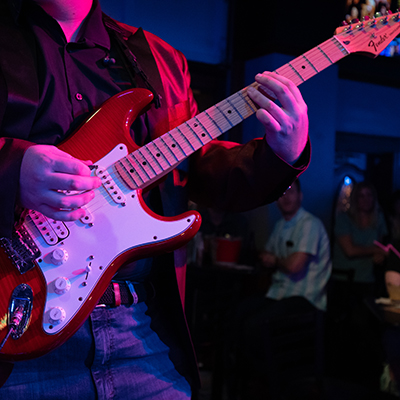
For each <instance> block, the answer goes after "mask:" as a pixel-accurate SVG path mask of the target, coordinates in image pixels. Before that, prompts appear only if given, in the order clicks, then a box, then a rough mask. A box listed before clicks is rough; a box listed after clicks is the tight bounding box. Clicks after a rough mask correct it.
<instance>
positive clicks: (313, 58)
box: [85, 16, 397, 213]
mask: <svg viewBox="0 0 400 400" xmlns="http://www.w3.org/2000/svg"><path fill="white" fill-rule="evenodd" d="M392 18H395V16H393V17H392ZM396 22H397V21H396ZM379 23H381V22H380V21H377V22H376V24H375V27H376V28H374V26H373V25H372V26H369V28H370V30H372V29H378V30H379V29H382V27H385V26H386V25H381V27H379V26H378V24H379ZM390 28H393V25H392V26H390ZM358 33H359V34H358ZM350 34H351V33H346V32H341V33H340V34H338V35H336V36H340V35H342V36H345V35H350ZM357 34H358V36H357V38H352V43H353V45H354V46H356V47H357V45H359V44H360V43H361V42H365V39H366V38H365V37H363V36H362V30H359V31H358V32H357ZM367 40H368V39H367ZM335 42H336V39H335V37H332V38H330V39H328V40H327V41H325V42H323V43H321V44H320V45H319V46H317V47H315V48H313V49H311V50H309V51H307V52H306V53H304V54H303V55H301V56H299V57H297V58H295V59H293V60H292V61H290V62H289V63H287V64H285V65H284V66H282V67H280V68H278V69H277V70H276V72H277V73H279V74H281V75H283V76H285V77H286V78H288V79H291V80H292V81H294V82H295V84H296V81H297V82H298V83H297V85H299V84H301V83H303V82H304V81H306V80H308V79H310V78H311V77H313V76H314V75H316V74H317V73H319V72H321V71H322V70H324V69H325V68H327V67H328V66H330V65H331V64H333V63H335V62H336V61H337V60H338V59H341V58H343V57H344V56H346V55H347V54H344V51H346V53H347V50H346V49H345V48H344V46H343V45H342V44H341V43H340V40H339V41H338V43H335ZM338 44H339V45H340V46H343V50H340V49H339V47H338ZM321 50H322V51H323V52H325V53H327V55H328V57H329V58H331V57H332V54H334V53H337V54H336V57H337V56H339V58H338V59H333V60H331V62H329V61H328V60H327V59H326V57H324V56H323V55H322V54H320V51H321ZM305 61H306V62H308V63H310V65H311V66H312V67H313V68H315V70H316V71H312V72H311V74H309V70H310V69H308V71H307V74H308V75H307V76H306V75H305V74H304V71H300V69H299V68H298V67H297V65H298V64H300V66H301V68H302V67H303V66H304V62H305ZM302 72H303V73H302ZM255 85H257V83H255V82H254V83H253V84H251V86H255ZM245 89H246V88H245ZM245 89H242V90H241V91H239V92H237V93H235V94H233V95H232V96H235V95H236V96H237V95H238V94H239V93H244V96H245V97H247V94H245ZM246 100H247V99H246ZM248 100H249V99H248ZM221 103H222V104H223V105H227V103H228V102H227V100H223V101H222V102H221ZM221 103H219V104H221ZM243 105H244V106H245V101H244V100H243V101H242V103H241V104H240V106H241V107H242V106H243ZM228 107H229V104H228ZM210 109H212V110H215V106H214V107H211V108H210ZM252 113H253V112H251V113H249V114H248V115H246V118H247V117H248V116H249V115H251V114H252ZM221 114H222V112H221ZM218 118H219V119H220V121H221V120H222V118H223V115H219V116H218ZM225 118H226V115H225ZM243 119H244V118H243ZM243 119H242V120H243ZM194 120H195V119H194V118H193V119H192V121H194ZM213 120H214V122H215V123H216V124H217V125H218V126H219V125H221V122H220V121H218V120H217V118H213ZM218 122H219V123H218ZM235 125H236V124H235ZM181 126H182V125H181ZM211 126H212V125H211ZM203 128H204V131H206V132H207V134H208V135H209V136H210V137H212V138H215V137H218V136H219V135H220V134H221V133H218V135H216V136H213V134H212V133H210V132H209V130H210V128H209V129H207V128H206V127H205V126H203ZM178 130H179V127H178ZM178 130H177V129H176V128H175V133H176V132H178ZM172 131H174V130H172ZM172 131H170V132H167V134H170V135H171V136H172V137H173V140H175V141H176V142H177V143H178V144H179V145H180V146H181V147H183V145H182V140H185V139H186V140H188V142H189V143H190V140H193V138H195V139H196V140H199V141H200V142H201V143H202V145H204V143H203V142H202V139H201V138H200V137H199V136H198V134H197V133H196V131H195V130H193V129H192V130H189V131H188V133H187V135H189V139H188V138H187V136H186V135H185V134H182V133H180V135H182V136H183V138H182V140H179V138H177V137H176V136H179V135H174V134H173V133H174V132H172ZM206 143H208V142H206ZM146 146H147V145H145V146H144V147H145V148H146V149H148V147H146ZM163 147H165V149H160V151H161V153H162V154H163V157H164V158H165V160H167V163H163V164H164V165H162V164H161V163H159V166H160V168H161V169H162V171H161V173H160V175H161V174H163V173H165V171H166V170H167V169H169V168H174V163H173V164H172V165H169V166H168V165H166V164H169V162H168V158H167V156H166V155H165V152H166V149H167V150H168V151H170V152H171V153H173V151H172V150H171V149H170V148H169V147H168V146H166V145H164V146H163ZM157 148H159V146H157ZM138 150H140V149H138ZM194 151H195V150H194V149H192V151H187V149H186V151H185V150H183V152H184V157H183V158H182V159H178V161H177V162H176V163H175V164H178V163H179V162H180V161H182V160H183V159H184V158H186V157H187V156H189V155H191V154H192V153H193V152H194ZM148 152H149V154H152V152H151V151H150V150H148ZM134 153H135V152H133V153H131V155H132V157H133V158H134V161H135V162H136V164H137V165H140V163H139V161H138V159H137V157H136V156H135V155H134ZM138 154H140V155H141V157H142V158H143V159H144V160H146V161H147V162H149V164H150V166H151V168H155V167H153V166H156V163H154V162H151V161H150V160H149V158H148V157H146V156H145V155H144V154H143V153H138ZM153 157H154V155H153ZM125 158H126V157H125ZM154 160H155V161H156V162H158V160H157V159H156V158H154ZM144 170H145V172H146V169H144ZM117 174H118V176H117ZM146 174H147V172H146ZM127 175H128V176H130V174H129V172H128V174H127ZM110 176H111V177H112V178H113V180H114V181H115V179H118V180H119V181H120V180H122V181H123V178H122V177H121V174H119V173H116V172H114V170H113V169H112V171H111V173H110ZM139 176H140V175H139ZM148 176H149V178H145V179H142V180H143V183H144V184H146V183H147V182H151V181H152V180H154V179H155V178H156V179H157V174H156V175H155V176H154V174H153V176H150V175H148ZM156 179H155V180H156ZM133 181H135V180H134V179H133ZM123 185H125V183H124V182H123ZM135 185H136V182H135ZM97 190H99V192H100V189H97ZM103 190H104V191H105V192H106V193H107V195H105V196H104V195H103V194H102V193H99V194H98V195H96V196H95V198H94V199H93V200H92V202H90V203H89V204H88V205H87V206H86V207H85V208H86V209H87V210H88V211H89V213H95V212H96V211H97V210H99V209H100V208H102V207H104V206H105V205H107V204H109V203H110V202H113V200H112V196H111V195H110V194H109V193H108V192H107V190H106V189H105V188H103ZM132 191H135V190H132ZM107 196H110V197H111V200H110V199H106V198H107ZM103 198H104V199H103ZM104 200H105V201H104Z"/></svg>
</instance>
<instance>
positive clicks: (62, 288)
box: [54, 276, 71, 294]
mask: <svg viewBox="0 0 400 400" xmlns="http://www.w3.org/2000/svg"><path fill="white" fill-rule="evenodd" d="M69 289H71V281H70V280H69V279H68V278H66V277H65V276H60V277H59V278H57V279H56V280H55V281H54V292H55V293H57V294H64V293H67V292H68V290H69Z"/></svg>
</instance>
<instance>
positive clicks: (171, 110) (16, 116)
mask: <svg viewBox="0 0 400 400" xmlns="http://www.w3.org/2000/svg"><path fill="white" fill-rule="evenodd" d="M0 8H1V9H0V51H1V57H0V130H1V137H0V179H1V182H2V189H1V190H0V213H1V217H0V238H10V237H11V235H12V232H13V230H14V229H15V224H16V222H17V221H18V218H19V216H20V214H21V210H24V209H31V210H36V211H38V212H40V213H42V214H43V215H45V216H46V217H48V218H52V219H55V220H59V221H75V220H79V219H80V218H84V217H85V213H86V211H85V208H84V206H85V205H86V204H87V203H89V202H90V201H91V200H92V199H93V197H94V195H95V194H94V192H95V190H96V188H98V187H99V186H101V184H102V182H101V181H100V179H99V178H98V177H96V176H94V175H92V174H91V171H92V167H91V165H92V163H95V162H96V161H98V160H96V159H92V156H91V148H92V146H95V144H101V143H102V141H103V140H104V137H103V136H102V132H101V129H98V130H96V131H95V132H94V133H92V135H93V136H92V137H89V138H87V139H85V140H87V142H86V143H84V146H85V148H86V149H87V157H84V159H76V158H74V157H72V156H70V155H69V154H68V153H66V152H64V151H62V150H61V149H59V148H57V147H55V146H56V145H58V144H59V143H60V142H61V141H63V140H66V139H67V138H69V137H71V135H72V134H73V132H74V131H76V130H77V129H78V127H79V126H80V125H81V124H82V122H83V121H85V120H86V119H87V118H88V117H89V116H90V115H91V114H92V113H93V112H94V111H95V110H96V109H98V108H99V107H100V106H101V105H102V104H103V103H104V102H105V101H106V100H107V99H109V98H110V97H111V96H113V95H116V94H117V93H119V92H121V91H122V90H125V89H129V88H131V87H144V88H148V89H149V90H150V91H152V92H153V94H154V99H155V101H154V102H153V103H152V104H151V107H150V109H148V110H147V112H146V113H143V114H141V115H140V116H139V117H138V118H136V120H135V121H134V122H133V124H132V127H131V135H132V138H133V139H134V141H135V142H136V144H137V145H139V146H143V145H144V144H145V143H148V142H149V141H151V140H154V139H155V138H156V137H158V136H160V135H162V134H163V133H165V132H167V131H168V130H171V129H173V128H174V127H175V126H177V125H178V124H182V123H183V122H185V121H186V120H188V119H190V118H192V117H193V116H195V115H196V114H197V106H196V103H195V100H194V98H193V94H192V92H191V90H190V86H189V81H190V77H189V73H188V68H187V63H186V60H185V58H184V56H183V55H182V54H181V53H180V52H179V51H177V50H175V49H174V48H172V47H171V46H169V45H168V44H166V43H165V42H164V41H162V40H161V39H159V38H158V37H156V36H154V35H152V34H151V33H149V32H144V31H143V30H141V29H137V28H133V27H130V26H127V25H124V24H121V23H119V22H116V21H114V20H112V19H111V18H109V17H107V16H105V15H103V14H102V11H101V8H100V4H99V3H98V0H2V1H1V4H0ZM132 54H133V55H134V56H133V57H132ZM135 59H136V60H135ZM136 61H137V62H136ZM256 81H257V82H258V83H259V85H260V90H256V89H254V88H249V89H248V96H249V97H250V98H251V99H252V101H253V102H254V103H256V104H257V105H258V111H257V113H256V115H257V118H258V119H259V121H260V123H261V124H263V125H264V127H265V137H263V138H259V139H254V140H252V141H250V142H248V143H246V144H243V145H239V144H235V143H228V142H223V141H218V140H213V141H211V142H209V143H208V144H206V145H205V146H203V147H202V148H201V149H199V150H198V151H197V152H195V153H194V154H193V155H192V156H191V157H190V158H189V163H187V164H184V165H185V168H184V167H182V168H180V169H179V170H174V171H173V172H171V173H169V174H168V175H167V176H166V178H165V179H164V180H163V181H162V182H161V183H160V185H159V186H156V187H155V188H154V189H152V190H150V191H149V192H148V193H146V194H145V195H144V197H145V201H146V203H147V204H148V205H149V206H151V208H152V209H153V210H154V211H155V212H157V213H158V214H162V215H165V216H175V215H177V214H180V213H182V212H183V211H185V208H186V206H187V202H188V200H189V199H190V200H192V201H194V202H196V203H198V204H201V205H203V206H207V207H216V208H219V209H226V210H229V211H238V212H239V211H245V210H249V209H252V208H255V207H258V206H261V205H264V204H266V203H269V202H272V201H275V200H276V199H277V198H278V197H280V196H281V195H282V194H283V193H284V191H285V190H286V189H287V188H288V186H289V185H290V184H291V183H292V182H293V181H294V180H295V178H296V177H297V176H299V175H300V174H301V173H302V172H303V171H304V170H305V169H306V168H307V166H308V163H309V160H310V143H309V141H308V118H307V107H306V105H305V103H304V101H303V99H302V96H301V94H300V92H299V90H298V89H297V87H296V86H295V85H294V84H293V83H292V82H291V81H289V80H288V79H286V78H284V77H282V76H279V75H277V74H273V73H270V72H264V73H260V74H258V75H257V76H256ZM263 88H265V89H266V90H267V91H268V92H269V93H271V92H272V93H273V94H274V95H275V97H276V98H277V99H278V100H279V102H280V104H281V107H279V106H278V105H277V104H276V103H274V102H273V101H271V100H270V99H269V98H268V97H266V96H265V95H264V94H265V92H263V90H262V89H263ZM183 177H184V178H185V179H183ZM186 182H187V183H186ZM184 183H185V184H184ZM69 191H72V193H69ZM131 224H132V226H134V224H135V220H134V219H132V221H131ZM137 229H138V230H140V229H141V227H140V226H137ZM121 234H123V233H121ZM104 246H107V242H106V241H105V243H98V247H99V251H101V249H102V247H104ZM0 270H1V265H0ZM3 278H4V277H3ZM184 283H185V249H184V248H179V249H177V250H176V251H174V253H168V254H166V255H160V256H157V257H152V258H146V259H144V260H138V261H135V262H128V263H125V264H124V265H123V266H122V267H121V268H120V270H119V271H118V273H117V274H116V275H115V276H114V279H113V280H112V282H110V283H109V285H108V287H107V289H106V291H105V293H104V294H103V295H102V296H101V298H100V300H99V302H98V305H97V306H96V308H95V309H94V310H93V311H92V312H91V313H90V316H89V317H88V318H87V319H86V320H85V321H82V326H81V327H80V328H79V330H78V331H77V332H76V333H75V334H74V335H73V336H72V337H71V338H70V339H69V340H67V341H66V342H65V343H63V344H61V345H60V346H59V347H57V348H56V349H55V350H53V351H51V352H49V353H48V354H45V355H43V356H42V357H40V358H34V359H30V360H25V361H18V362H16V363H15V364H14V365H13V370H12V372H11V374H10V375H9V377H8V379H5V378H6V377H7V376H8V373H9V372H10V370H11V369H12V368H11V367H12V364H10V363H8V362H5V361H2V367H3V368H2V369H1V371H2V378H3V379H2V380H3V381H4V380H6V382H5V383H4V385H3V386H2V388H1V389H0V398H4V399H7V398H8V399H14V400H18V399H23V400H30V399H40V400H45V399H58V400H59V399H74V400H75V399H86V400H89V399H111V398H113V399H160V400H161V399H163V400H168V399H170V400H181V399H182V400H183V399H190V398H191V393H192V390H194V389H195V388H196V387H197V386H198V375H197V366H196V361H195V357H194V354H193V349H192V345H191V341H190V337H189V334H188V331H187V327H186V322H185V317H184V312H183V307H182V304H183V301H184ZM0 296H2V297H3V299H4V298H5V297H7V298H8V297H9V296H10V293H5V291H4V290H3V289H2V291H0ZM7 301H8V300H7ZM1 329H2V330H4V326H3V327H2V328H1ZM0 333H1V331H0ZM28 333H29V327H28V330H27V331H26V332H25V333H24V335H27V334H28ZM3 337H4V335H3V336H2V337H1V338H3ZM8 340H9V341H11V340H13V339H11V338H10V339H8ZM5 346H7V343H6V345H5ZM15 346H18V341H15ZM0 360H1V351H0Z"/></svg>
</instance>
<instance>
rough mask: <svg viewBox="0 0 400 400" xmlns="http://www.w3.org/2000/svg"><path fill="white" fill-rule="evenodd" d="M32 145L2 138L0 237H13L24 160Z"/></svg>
mask: <svg viewBox="0 0 400 400" xmlns="http://www.w3.org/2000/svg"><path fill="white" fill-rule="evenodd" d="M32 145H33V143H31V142H28V141H26V140H22V139H11V138H5V137H0V182H2V189H1V190H0V237H10V236H11V232H12V229H13V226H14V210H15V206H16V204H17V200H18V191H19V177H20V170H21V163H22V158H23V156H24V154H25V151H26V149H27V148H28V147H30V146H32Z"/></svg>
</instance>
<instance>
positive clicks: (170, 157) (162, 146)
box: [153, 134, 178, 165]
mask: <svg viewBox="0 0 400 400" xmlns="http://www.w3.org/2000/svg"><path fill="white" fill-rule="evenodd" d="M163 136H165V134H164V135H163ZM163 136H161V137H159V138H157V139H155V140H154V141H153V143H154V145H155V146H156V148H157V149H159V150H160V152H161V154H162V155H163V156H164V157H165V159H166V160H167V162H168V164H169V165H175V163H176V162H177V161H178V159H177V158H176V156H175V154H174V153H173V152H172V150H171V149H170V148H169V147H168V146H167V144H166V143H165V142H164V140H163V139H162V138H163Z"/></svg>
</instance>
